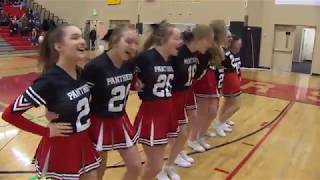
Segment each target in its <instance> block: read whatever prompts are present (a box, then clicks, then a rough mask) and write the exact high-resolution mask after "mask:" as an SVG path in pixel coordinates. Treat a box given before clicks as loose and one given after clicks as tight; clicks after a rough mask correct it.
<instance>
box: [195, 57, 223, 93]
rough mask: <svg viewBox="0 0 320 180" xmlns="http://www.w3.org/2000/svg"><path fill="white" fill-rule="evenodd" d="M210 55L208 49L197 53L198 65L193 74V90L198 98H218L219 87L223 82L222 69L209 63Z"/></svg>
mask: <svg viewBox="0 0 320 180" xmlns="http://www.w3.org/2000/svg"><path fill="white" fill-rule="evenodd" d="M210 59H212V55H211V53H210V52H209V51H207V52H206V53H205V54H199V62H200V63H199V65H198V67H197V72H196V75H195V78H196V79H197V80H196V83H194V92H195V95H196V96H197V97H200V98H218V97H219V88H220V87H221V86H222V84H223V69H218V68H216V66H215V65H212V64H210Z"/></svg>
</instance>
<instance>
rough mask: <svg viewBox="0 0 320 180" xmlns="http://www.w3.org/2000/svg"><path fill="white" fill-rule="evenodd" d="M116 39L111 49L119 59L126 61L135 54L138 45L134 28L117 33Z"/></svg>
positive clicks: (137, 37)
mask: <svg viewBox="0 0 320 180" xmlns="http://www.w3.org/2000/svg"><path fill="white" fill-rule="evenodd" d="M115 38H117V39H118V40H117V41H116V42H114V44H113V45H112V48H113V50H114V51H115V52H116V53H117V54H118V55H119V57H120V58H121V60H123V61H128V60H129V59H132V58H133V57H135V56H136V54H137V51H138V46H139V36H138V33H137V31H136V30H134V29H125V30H124V31H122V32H120V33H119V37H115Z"/></svg>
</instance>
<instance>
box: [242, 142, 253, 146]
mask: <svg viewBox="0 0 320 180" xmlns="http://www.w3.org/2000/svg"><path fill="white" fill-rule="evenodd" d="M242 144H244V145H248V146H254V144H250V143H246V142H242Z"/></svg>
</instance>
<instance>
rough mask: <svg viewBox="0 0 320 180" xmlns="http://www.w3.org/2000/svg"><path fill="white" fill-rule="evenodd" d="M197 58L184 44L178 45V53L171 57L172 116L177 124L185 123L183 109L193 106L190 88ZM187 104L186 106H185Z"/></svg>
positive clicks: (192, 95)
mask: <svg viewBox="0 0 320 180" xmlns="http://www.w3.org/2000/svg"><path fill="white" fill-rule="evenodd" d="M198 62H199V60H198V58H197V56H195V54H193V53H192V52H191V51H190V50H189V48H188V47H187V46H186V45H183V46H181V47H180V49H179V52H178V55H177V56H175V57H173V61H172V66H173V70H174V79H173V83H172V85H173V87H172V91H173V103H174V107H175V111H174V114H175V115H174V116H175V119H176V120H178V123H179V125H183V124H187V123H188V120H187V118H186V117H185V109H191V108H194V107H195V98H194V93H193V89H192V82H193V77H194V75H195V72H196V68H197V64H198ZM187 105H188V106H187Z"/></svg>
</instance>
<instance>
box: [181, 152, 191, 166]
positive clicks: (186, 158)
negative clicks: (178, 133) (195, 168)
mask: <svg viewBox="0 0 320 180" xmlns="http://www.w3.org/2000/svg"><path fill="white" fill-rule="evenodd" d="M180 155H181V157H182V158H183V159H184V160H186V161H188V162H189V163H194V159H193V158H192V157H190V156H188V155H187V153H186V152H185V151H181V152H180Z"/></svg>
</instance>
